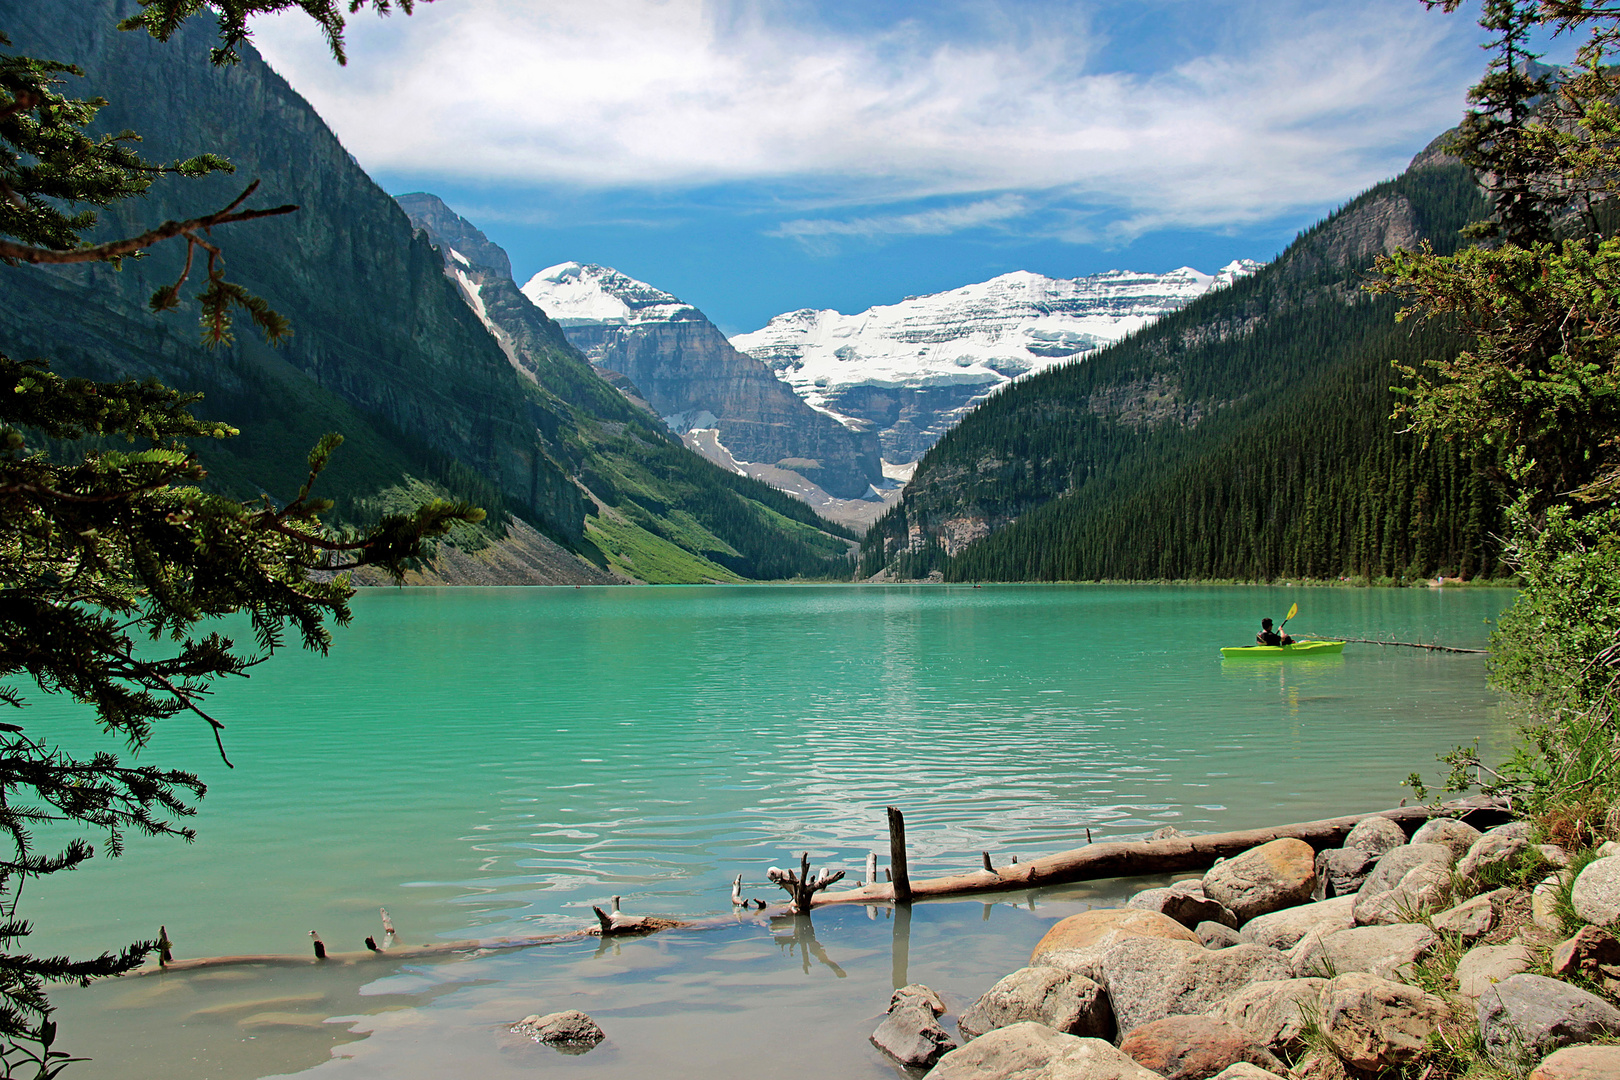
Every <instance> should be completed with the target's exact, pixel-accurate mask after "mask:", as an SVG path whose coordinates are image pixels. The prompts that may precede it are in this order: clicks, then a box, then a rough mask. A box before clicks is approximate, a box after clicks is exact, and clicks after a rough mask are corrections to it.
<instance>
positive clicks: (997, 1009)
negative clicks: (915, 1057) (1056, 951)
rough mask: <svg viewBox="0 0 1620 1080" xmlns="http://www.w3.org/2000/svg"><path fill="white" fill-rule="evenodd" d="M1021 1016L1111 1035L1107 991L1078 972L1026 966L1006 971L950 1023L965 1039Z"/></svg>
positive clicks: (1070, 1030)
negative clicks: (1006, 973) (1004, 975)
mask: <svg viewBox="0 0 1620 1080" xmlns="http://www.w3.org/2000/svg"><path fill="white" fill-rule="evenodd" d="M1025 1020H1033V1021H1034V1022H1035V1023H1037V1024H1045V1025H1046V1026H1047V1027H1049V1028H1051V1029H1052V1030H1053V1031H1061V1032H1063V1033H1064V1034H1067V1035H1079V1036H1081V1037H1082V1038H1090V1039H1108V1040H1112V1039H1113V1037H1114V1012H1113V1010H1112V1009H1111V1008H1110V1007H1109V1005H1108V992H1107V991H1106V990H1104V989H1103V988H1102V987H1101V986H1099V985H1097V984H1096V983H1095V982H1093V981H1092V980H1090V979H1088V978H1086V977H1085V976H1084V975H1076V974H1075V973H1074V972H1072V971H1064V970H1063V969H1062V968H1055V967H1026V968H1019V969H1018V970H1017V971H1015V972H1013V973H1012V974H1011V975H1008V976H1007V977H1006V978H1004V979H1002V980H1001V981H999V982H997V983H996V984H995V985H994V986H992V987H991V988H990V989H989V990H987V991H985V992H984V994H983V995H982V996H981V997H980V998H979V1000H977V1001H975V1002H974V1003H973V1004H972V1005H970V1006H968V1008H967V1010H966V1011H964V1012H963V1013H962V1018H961V1019H960V1020H958V1021H957V1023H956V1026H957V1028H958V1029H959V1030H960V1031H961V1032H962V1036H963V1037H964V1038H967V1039H977V1038H979V1037H980V1036H982V1035H984V1033H985V1032H987V1031H994V1030H995V1029H997V1028H1004V1027H1008V1026H1010V1025H1012V1024H1017V1023H1021V1022H1023V1021H1025Z"/></svg>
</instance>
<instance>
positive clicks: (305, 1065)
mask: <svg viewBox="0 0 1620 1080" xmlns="http://www.w3.org/2000/svg"><path fill="white" fill-rule="evenodd" d="M1511 599H1512V594H1511V593H1509V592H1507V591H1504V590H1493V589H1461V590H1451V589H1448V590H1437V589H1409V590H1354V589H1311V590H1289V589H1284V588H1266V587H1197V586H1163V587H1155V586H1134V587H1108V586H1072V587H1063V586H1056V587H1047V586H1006V587H985V588H982V589H975V588H970V587H966V586H963V587H952V586H931V587H930V586H924V587H905V586H894V587H877V586H807V587H784V586H770V587H690V588H679V587H672V588H601V589H464V590H453V589H444V590H434V589H413V590H375V591H367V592H364V593H362V594H361V595H360V596H358V597H357V598H356V602H355V621H354V624H353V625H352V626H351V627H349V628H347V629H344V630H341V631H339V632H338V642H337V645H336V646H335V647H334V649H333V650H332V653H331V655H330V656H329V657H327V658H324V659H322V658H319V657H314V656H309V655H301V654H294V653H287V654H285V655H283V656H280V657H278V658H277V659H276V660H275V661H274V662H272V663H270V664H267V665H265V666H264V667H262V668H260V669H259V670H258V672H257V673H256V674H255V675H254V676H253V677H252V678H251V679H250V680H245V681H238V682H236V683H234V684H232V685H229V686H224V687H222V688H221V689H220V692H219V693H218V695H217V696H216V697H215V699H214V701H213V711H214V713H215V714H216V715H218V716H220V717H221V718H222V719H224V720H226V722H227V724H228V729H227V731H226V736H225V737H226V743H227V747H228V749H229V751H230V754H231V757H232V760H233V761H234V762H235V764H236V768H235V769H234V770H229V769H226V768H224V766H223V765H221V764H220V763H219V761H218V758H217V757H216V756H215V755H214V753H213V748H212V740H211V739H210V738H209V736H208V735H207V733H206V732H205V731H203V730H201V729H200V727H199V726H198V725H194V724H190V723H188V722H186V721H184V720H176V721H172V722H170V725H169V728H168V729H167V730H165V731H164V732H163V733H162V734H160V735H159V737H158V738H157V739H156V740H154V742H153V744H152V746H151V747H150V748H149V749H148V750H147V751H146V753H145V754H144V755H143V760H148V761H151V762H153V763H157V764H162V765H183V766H185V767H190V768H194V769H196V770H197V771H199V772H201V773H202V774H203V775H204V777H205V779H206V780H207V781H208V783H209V785H210V793H209V795H208V797H207V798H206V799H205V800H204V801H203V803H202V804H201V808H200V811H199V813H198V815H197V818H196V820H195V825H196V827H197V830H198V833H199V839H198V840H197V842H196V843H195V844H194V845H191V846H186V845H183V844H180V843H177V842H173V841H151V840H132V841H131V843H130V845H129V850H128V852H127V853H126V854H125V856H124V857H122V858H120V859H117V860H102V859H99V858H98V859H96V860H94V861H93V863H92V864H90V865H88V866H86V867H85V868H83V869H81V870H79V871H77V872H75V873H74V874H71V875H62V876H60V878H59V879H57V880H51V881H41V882H31V883H29V885H28V891H27V893H26V894H25V901H24V914H26V915H31V916H32V917H34V918H35V919H36V921H38V922H39V923H40V924H41V927H40V930H39V932H38V933H37V934H36V936H35V937H34V938H33V939H32V941H31V944H32V946H33V948H34V949H35V950H36V951H40V952H49V951H54V950H57V949H64V950H74V951H78V952H88V951H99V950H101V949H104V948H114V947H117V946H118V945H119V944H121V943H123V942H125V941H128V940H131V939H133V938H136V937H150V936H154V935H155V933H156V930H157V927H158V925H159V924H163V925H166V926H167V927H168V932H169V934H170V936H171V937H172V938H173V939H174V940H175V942H176V946H177V948H176V953H177V955H178V956H181V957H186V956H208V955H220V954H233V953H288V954H307V952H308V949H309V944H308V942H309V938H308V936H307V932H308V931H309V930H310V929H312V928H313V929H317V930H319V931H320V933H321V935H322V936H323V938H324V939H325V940H326V942H327V943H328V944H329V946H330V947H331V948H332V949H333V950H334V951H337V950H350V949H357V948H359V947H360V943H361V939H362V938H364V937H365V936H366V935H368V934H372V935H378V936H380V923H379V921H378V913H377V909H378V907H379V905H380V906H386V907H387V908H388V910H389V912H390V913H391V914H392V916H393V918H394V922H395V923H396V924H397V925H398V926H399V928H400V931H401V937H402V938H403V939H404V940H405V941H406V942H411V943H416V942H430V941H443V940H458V939H463V938H469V937H489V936H495V935H508V934H511V935H527V934H534V933H538V932H545V931H550V930H565V929H571V928H575V927H579V926H582V925H586V924H589V923H591V922H592V921H593V918H592V916H591V912H590V906H591V905H592V904H602V903H604V902H605V901H607V899H608V898H609V897H610V896H613V895H619V896H621V897H622V906H623V910H625V911H626V912H627V913H631V914H635V913H658V914H670V915H678V916H683V917H687V918H702V917H709V916H717V915H718V916H721V917H722V919H723V921H722V922H720V923H718V924H715V925H710V926H707V927H705V928H704V929H701V930H692V931H678V932H672V933H666V934H661V935H658V936H656V937H653V938H649V939H645V940H642V941H636V942H629V943H624V944H610V945H608V946H606V947H605V948H604V947H598V944H597V943H595V942H587V941H574V942H569V943H564V944H557V945H546V946H540V947H537V948H533V949H527V950H520V951H513V952H505V953H498V954H490V955H480V956H470V957H458V958H456V959H453V960H445V961H437V962H423V963H410V964H406V963H400V962H389V961H376V962H372V963H368V964H362V965H338V964H328V965H325V966H323V967H320V968H316V967H315V966H314V965H313V963H312V964H311V965H310V966H309V967H296V968H244V969H231V968H227V969H215V970H211V971H208V972H206V973H198V974H190V975H186V974H170V975H164V976H159V977H153V978H143V979H136V980H121V981H118V982H115V983H102V984H98V985H97V986H94V987H92V988H90V989H89V990H82V991H81V990H59V991H57V992H56V995H55V1000H56V1001H57V1002H58V1004H59V1007H60V1019H61V1021H62V1028H63V1031H64V1037H63V1047H64V1048H65V1049H68V1050H70V1051H74V1052H77V1053H84V1054H88V1055H90V1056H92V1057H94V1058H95V1059H96V1060H95V1061H94V1062H92V1063H90V1064H86V1065H78V1066H75V1067H74V1068H73V1069H72V1070H71V1072H70V1074H69V1075H72V1076H76V1077H84V1078H86V1080H88V1078H94V1077H115V1076H116V1077H143V1076H153V1077H159V1076H162V1077H166V1078H177V1077H178V1078H185V1077H204V1076H206V1077H221V1078H238V1077H241V1078H248V1077H257V1076H263V1075H269V1074H281V1073H294V1072H300V1071H303V1070H313V1074H314V1075H317V1076H319V1075H325V1074H332V1075H334V1076H336V1077H342V1078H358V1077H371V1076H377V1077H383V1076H387V1077H405V1078H409V1077H430V1076H432V1077H437V1076H445V1075H480V1076H505V1075H508V1074H511V1075H513V1076H517V1075H525V1076H526V1075H530V1074H532V1073H533V1071H534V1070H535V1069H536V1068H556V1069H568V1070H573V1071H578V1072H581V1073H582V1074H590V1076H591V1077H593V1078H597V1077H600V1078H604V1080H605V1078H608V1077H619V1076H624V1077H630V1076H642V1075H645V1074H646V1073H647V1072H648V1071H649V1070H651V1069H655V1068H656V1069H657V1070H658V1071H659V1072H660V1073H662V1074H664V1075H666V1076H675V1077H681V1076H687V1075H690V1076H693V1077H697V1076H719V1077H731V1076H736V1077H741V1076H744V1075H747V1076H749V1077H750V1078H753V1077H761V1076H763V1077H783V1078H796V1077H806V1078H807V1077H810V1076H813V1075H820V1074H823V1073H825V1074H829V1075H843V1076H852V1077H862V1076H871V1077H883V1076H890V1075H892V1070H891V1069H890V1068H889V1067H888V1066H887V1065H886V1064H885V1063H884V1060H883V1059H882V1058H881V1056H880V1055H878V1054H877V1052H876V1051H875V1050H873V1049H872V1048H871V1047H870V1045H869V1044H868V1043H867V1042H866V1036H867V1035H868V1034H870V1032H871V1029H872V1027H873V1026H875V1023H876V1018H877V1016H878V1015H879V1014H881V1012H882V1011H883V1009H884V1007H885V1005H886V1004H887V998H888V992H889V989H890V987H891V986H892V985H893V983H894V981H895V979H897V978H901V979H902V981H903V980H904V979H907V978H909V979H913V980H920V981H924V982H929V983H930V984H931V985H934V986H935V987H936V988H937V989H940V990H942V991H943V992H944V993H946V995H947V997H948V998H949V999H950V1000H951V1003H952V1004H953V1011H954V1009H955V1008H959V1007H962V1006H965V1005H966V1004H967V1003H969V1002H971V1000H972V998H973V997H974V996H976V995H977V994H978V993H980V992H982V991H983V990H984V989H985V988H987V987H988V985H989V984H990V983H991V982H993V981H994V980H995V979H996V978H998V977H999V976H1000V975H1002V974H1005V973H1006V972H1008V971H1011V970H1012V969H1014V968H1016V967H1019V966H1021V964H1022V963H1023V961H1024V960H1025V959H1026V958H1027V956H1028V951H1029V948H1030V946H1031V945H1032V944H1033V943H1034V942H1035V941H1036V940H1037V939H1038V938H1039V937H1040V935H1041V934H1042V933H1044V931H1045V929H1046V928H1047V927H1048V926H1049V925H1050V924H1051V922H1052V921H1053V920H1054V919H1056V918H1059V917H1061V916H1063V915H1066V914H1069V913H1071V912H1073V911H1077V910H1081V909H1082V908H1084V907H1086V906H1090V905H1094V904H1108V903H1115V902H1118V901H1119V900H1120V899H1121V898H1122V897H1123V896H1125V895H1128V892H1129V891H1132V890H1134V889H1135V888H1138V887H1141V883H1140V882H1104V883H1094V884H1090V885H1085V886H1072V887H1068V888H1065V889H1057V890H1047V891H1043V892H1040V893H1038V894H1033V895H1031V894H1013V895H1009V896H1007V897H1005V898H1003V899H1002V900H1000V901H999V902H998V903H995V904H989V905H986V904H982V903H979V902H977V901H973V902H966V903H934V904H925V905H918V906H917V907H916V908H915V909H914V910H913V911H912V912H910V913H909V917H901V918H899V919H898V920H897V918H896V916H895V915H894V914H893V913H891V912H889V911H887V910H881V909H878V910H872V911H867V910H866V909H850V910H827V911H824V912H818V913H817V914H816V916H815V919H814V926H813V928H812V927H808V926H804V925H795V924H792V923H779V924H778V925H776V926H774V927H773V926H771V925H769V924H767V923H764V922H762V921H760V920H758V919H756V918H733V917H732V916H730V914H729V912H730V903H729V900H728V893H729V888H730V885H729V883H730V880H731V879H732V878H733V877H734V876H736V875H737V874H739V873H740V874H743V875H744V876H745V880H746V881H748V882H750V883H752V884H751V885H750V886H749V888H748V890H747V892H748V895H750V896H760V897H763V898H766V899H769V900H770V901H771V902H772V903H775V902H776V901H777V899H778V898H779V897H780V896H781V893H780V891H779V890H776V889H775V888H774V887H771V886H767V885H765V884H763V882H764V872H765V869H766V867H768V866H769V865H771V864H781V865H786V864H787V863H788V862H789V860H794V861H796V859H797V854H798V853H799V852H802V851H809V852H810V853H811V858H812V862H813V863H814V864H815V865H816V866H822V865H829V866H832V867H836V868H844V869H847V870H849V871H850V874H849V877H850V878H851V879H854V878H857V877H859V876H860V868H861V866H862V865H863V862H864V859H865V854H866V852H867V851H869V850H879V851H886V839H885V836H886V834H885V831H884V830H885V825H884V807H885V806H888V805H895V806H900V807H902V808H903V809H904V810H905V811H906V817H907V827H908V840H909V843H910V851H911V870H912V874H913V876H914V877H926V876H933V875H935V874H940V873H946V872H955V871H961V870H965V869H970V868H972V867H975V866H977V865H978V862H979V854H978V853H979V852H980V851H981V850H989V851H991V852H992V853H993V855H994V856H995V857H996V859H997V861H998V862H1003V861H1005V860H1006V859H1007V858H1008V857H1009V856H1011V855H1013V854H1018V855H1020V856H1022V857H1024V858H1027V857H1029V856H1032V855H1037V854H1045V853H1050V852H1054V851H1059V850H1063V849H1067V848H1071V847H1076V846H1079V845H1081V844H1084V843H1085V839H1086V830H1087V829H1088V828H1089V829H1090V831H1091V834H1092V836H1093V837H1095V838H1097V839H1105V838H1118V837H1124V836H1138V835H1142V834H1145V833H1147V832H1149V831H1151V830H1153V829H1155V828H1158V827H1160V826H1162V825H1166V824H1173V825H1176V826H1178V827H1180V828H1182V829H1184V830H1186V831H1200V832H1210V831H1218V830H1224V829H1230V828H1241V827H1245V826H1256V825H1264V824H1271V823H1280V822H1285V821H1302V820H1308V819H1312V818H1318V817H1325V816H1331V815H1334V814H1339V813H1348V812H1353V811H1361V810H1373V809H1380V808H1383V807H1387V806H1391V805H1394V804H1395V803H1396V802H1397V801H1399V800H1400V799H1401V798H1402V797H1403V796H1405V795H1407V794H1408V793H1407V792H1406V790H1405V789H1403V788H1401V787H1400V786H1399V782H1400V780H1401V779H1402V778H1403V777H1404V776H1406V774H1407V773H1409V772H1411V771H1413V770H1414V769H1421V770H1424V771H1426V772H1428V773H1429V774H1431V775H1433V774H1434V773H1435V772H1436V771H1437V769H1436V767H1435V766H1434V755H1435V754H1436V753H1438V752H1442V751H1445V750H1447V749H1450V748H1451V747H1452V746H1454V745H1456V744H1458V743H1463V742H1472V741H1473V740H1475V739H1476V738H1478V739H1481V740H1482V745H1483V746H1484V747H1485V748H1486V750H1487V751H1488V752H1490V753H1501V752H1503V751H1504V750H1505V748H1506V746H1507V743H1508V732H1507V730H1506V724H1505V721H1504V719H1503V717H1502V716H1501V715H1500V709H1499V706H1498V705H1497V704H1496V702H1495V700H1494V698H1493V696H1492V695H1491V694H1490V693H1489V692H1488V691H1487V690H1486V688H1485V684H1484V667H1483V663H1482V661H1481V658H1480V657H1478V656H1462V655H1450V654H1439V653H1428V652H1422V651H1419V650H1413V649H1398V648H1390V649H1384V648H1379V647H1375V646H1365V645H1349V646H1347V647H1346V650H1345V653H1344V655H1343V656H1342V657H1338V658H1322V659H1309V660H1295V661H1290V662H1288V663H1286V664H1279V663H1270V664H1266V663H1254V662H1249V663H1234V662H1223V661H1222V660H1221V658H1220V656H1219V654H1218V652H1217V649H1218V647H1219V646H1221V645H1223V644H1245V643H1247V642H1249V641H1250V640H1252V635H1253V632H1254V629H1255V624H1256V623H1257V621H1258V619H1259V617H1260V616H1261V615H1266V614H1269V615H1271V616H1272V617H1274V618H1280V617H1281V615H1282V614H1283V612H1284V611H1285V610H1286V609H1287V607H1288V605H1289V604H1290V603H1292V602H1294V601H1298V602H1299V604H1300V609H1301V614H1300V615H1299V616H1298V617H1297V618H1296V619H1295V620H1294V622H1293V623H1292V624H1291V625H1290V627H1289V629H1290V631H1293V630H1296V629H1298V630H1301V631H1311V632H1316V633H1320V634H1333V635H1339V636H1346V637H1379V636H1388V637H1394V638H1397V639H1400V640H1407V641H1440V642H1444V643H1448V644H1455V645H1463V646H1475V647H1478V646H1481V645H1483V644H1484V642H1485V641H1486V639H1487V637H1488V635H1489V631H1490V624H1491V621H1492V620H1493V619H1494V617H1495V616H1496V614H1497V613H1498V612H1499V611H1500V610H1501V609H1502V608H1503V607H1504V606H1506V604H1507V603H1509V602H1510V601H1511ZM47 713H49V714H50V715H51V716H53V717H60V718H61V721H62V723H63V724H67V723H68V722H69V721H70V720H75V719H76V718H75V717H74V716H73V713H72V710H71V709H68V708H64V707H62V706H60V705H57V704H55V703H41V704H39V705H37V706H36V716H44V715H46V714H47ZM78 726H79V727H80V728H83V726H84V725H83V723H82V720H80V721H78ZM72 741H73V742H74V743H75V744H81V745H83V744H82V743H81V741H80V738H79V737H77V736H75V737H73V738H72ZM885 861H886V856H885ZM560 1008H583V1009H585V1010H586V1011H588V1012H590V1013H591V1014H592V1015H593V1016H595V1017H596V1018H597V1019H598V1020H599V1021H600V1022H601V1023H602V1025H603V1026H604V1028H606V1029H607V1031H608V1034H609V1040H608V1042H607V1043H605V1044H604V1045H603V1046H601V1047H600V1048H598V1049H597V1050H595V1051H593V1052H591V1053H589V1054H586V1055H583V1056H578V1057H568V1056H564V1055H560V1054H558V1053H556V1052H555V1051H553V1050H551V1049H549V1048H546V1047H541V1046H535V1045H533V1044H530V1043H527V1042H525V1041H523V1040H521V1039H518V1038H516V1037H513V1036H510V1035H509V1034H508V1033H507V1032H506V1028H507V1026H509V1025H510V1023H511V1022H512V1021H514V1020H516V1019H518V1018H520V1017H522V1016H523V1015H525V1014H526V1013H531V1012H548V1011H552V1010H554V1009H560Z"/></svg>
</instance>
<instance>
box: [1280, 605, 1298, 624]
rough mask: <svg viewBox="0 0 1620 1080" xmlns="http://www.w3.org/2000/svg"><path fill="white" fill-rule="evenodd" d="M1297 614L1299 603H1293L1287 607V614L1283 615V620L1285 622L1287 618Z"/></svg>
mask: <svg viewBox="0 0 1620 1080" xmlns="http://www.w3.org/2000/svg"><path fill="white" fill-rule="evenodd" d="M1298 614H1299V605H1298V604H1295V605H1294V606H1293V607H1291V608H1289V609H1288V614H1287V615H1284V616H1283V622H1287V621H1288V620H1289V619H1292V618H1293V617H1294V616H1295V615H1298Z"/></svg>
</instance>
